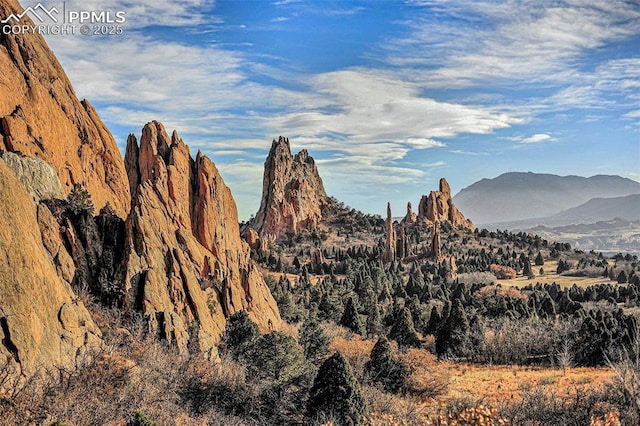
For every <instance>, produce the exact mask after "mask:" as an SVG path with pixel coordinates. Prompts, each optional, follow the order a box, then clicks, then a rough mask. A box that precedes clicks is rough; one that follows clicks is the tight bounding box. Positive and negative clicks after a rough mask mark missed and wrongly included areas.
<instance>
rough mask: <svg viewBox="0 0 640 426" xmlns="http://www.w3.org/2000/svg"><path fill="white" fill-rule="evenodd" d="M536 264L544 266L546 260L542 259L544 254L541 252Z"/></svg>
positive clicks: (535, 260)
mask: <svg viewBox="0 0 640 426" xmlns="http://www.w3.org/2000/svg"><path fill="white" fill-rule="evenodd" d="M534 262H535V264H536V266H542V265H544V258H543V257H542V253H541V252H538V255H537V256H536V258H535V259H534Z"/></svg>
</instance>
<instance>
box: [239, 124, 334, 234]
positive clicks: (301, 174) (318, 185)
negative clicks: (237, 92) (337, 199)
mask: <svg viewBox="0 0 640 426" xmlns="http://www.w3.org/2000/svg"><path fill="white" fill-rule="evenodd" d="M326 200H327V193H326V192H325V190H324V186H323V184H322V179H321V178H320V175H319V174H318V169H317V168H316V164H315V161H314V160H313V158H312V157H311V156H309V153H308V152H307V150H302V151H300V152H299V153H298V154H296V155H295V156H293V155H292V154H291V147H290V145H289V140H288V139H287V138H285V137H282V136H280V137H279V138H278V140H277V141H276V140H275V139H274V140H273V143H272V144H271V150H270V151H269V155H268V156H267V160H266V161H265V163H264V178H263V183H262V200H261V202H260V209H259V210H258V212H257V213H256V216H255V219H254V220H253V221H252V222H251V225H250V226H251V227H252V228H253V229H255V230H256V231H258V234H259V235H260V238H261V239H263V240H266V241H268V242H273V241H276V240H277V239H278V238H280V237H281V236H282V235H284V234H286V233H287V232H292V233H298V232H300V231H302V230H303V229H312V228H314V227H315V226H317V225H318V223H319V222H320V220H321V219H322V206H323V205H324V204H325V203H326Z"/></svg>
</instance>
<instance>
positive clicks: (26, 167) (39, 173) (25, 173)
mask: <svg viewBox="0 0 640 426" xmlns="http://www.w3.org/2000/svg"><path fill="white" fill-rule="evenodd" d="M0 158H2V159H3V160H4V162H5V164H6V165H7V166H8V167H9V168H10V169H11V171H12V172H13V174H14V175H16V177H17V178H18V180H19V181H20V183H22V184H23V185H24V187H25V188H26V189H27V191H29V194H30V195H31V197H32V198H33V200H34V201H35V202H36V203H39V202H40V201H41V200H46V199H50V198H57V199H62V198H65V196H66V194H65V192H64V190H63V189H62V185H61V184H60V179H58V175H57V174H56V171H55V170H54V169H53V167H51V165H50V164H49V163H47V162H46V161H43V160H41V159H39V158H32V157H26V156H22V155H18V154H14V153H11V152H7V151H0Z"/></svg>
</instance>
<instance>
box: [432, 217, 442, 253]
mask: <svg viewBox="0 0 640 426" xmlns="http://www.w3.org/2000/svg"><path fill="white" fill-rule="evenodd" d="M440 244H441V241H440V222H438V221H435V222H433V229H432V231H431V255H432V256H433V257H434V258H436V259H438V258H439V257H440V255H441V254H440Z"/></svg>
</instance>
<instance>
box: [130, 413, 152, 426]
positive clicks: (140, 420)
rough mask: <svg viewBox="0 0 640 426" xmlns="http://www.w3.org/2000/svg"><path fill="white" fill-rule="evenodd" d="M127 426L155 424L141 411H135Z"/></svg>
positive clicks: (150, 425)
mask: <svg viewBox="0 0 640 426" xmlns="http://www.w3.org/2000/svg"><path fill="white" fill-rule="evenodd" d="M127 426H156V424H155V423H154V422H152V421H151V420H149V418H148V417H147V416H146V415H145V414H144V413H143V412H142V411H136V412H135V413H134V414H133V418H132V419H131V420H130V421H129V423H127Z"/></svg>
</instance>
